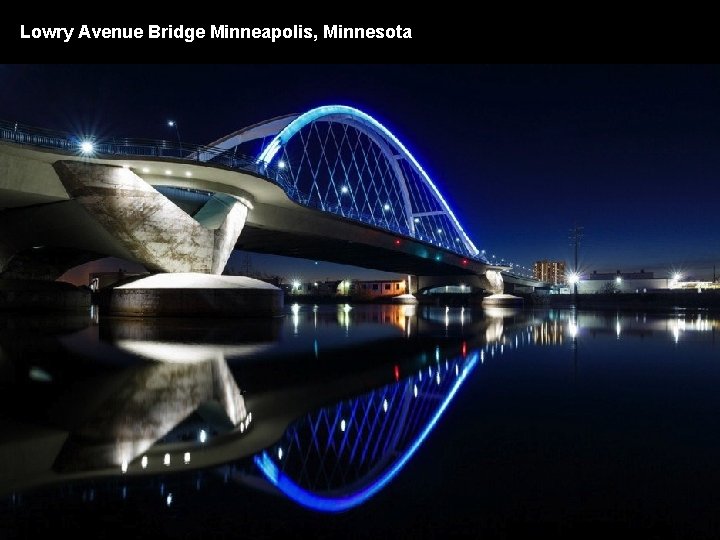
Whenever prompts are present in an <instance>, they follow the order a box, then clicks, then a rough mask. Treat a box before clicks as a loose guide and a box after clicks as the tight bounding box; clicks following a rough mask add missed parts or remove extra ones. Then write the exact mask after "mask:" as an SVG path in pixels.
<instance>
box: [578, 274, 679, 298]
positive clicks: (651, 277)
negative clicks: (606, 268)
mask: <svg viewBox="0 0 720 540" xmlns="http://www.w3.org/2000/svg"><path fill="white" fill-rule="evenodd" d="M672 286H673V284H672V280H671V279H669V278H656V277H655V274H654V273H653V272H646V271H645V270H640V271H639V272H621V271H620V270H617V271H616V272H597V271H593V272H592V273H591V274H583V275H581V276H580V281H579V282H578V292H579V293H581V294H594V293H644V292H648V291H657V290H661V289H668V288H671V287H672Z"/></svg>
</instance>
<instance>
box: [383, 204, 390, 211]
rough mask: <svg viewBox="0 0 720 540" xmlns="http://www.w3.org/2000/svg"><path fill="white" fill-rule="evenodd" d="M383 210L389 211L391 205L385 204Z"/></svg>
mask: <svg viewBox="0 0 720 540" xmlns="http://www.w3.org/2000/svg"><path fill="white" fill-rule="evenodd" d="M383 210H385V211H386V212H387V211H388V210H390V205H389V204H388V203H385V204H384V205H383Z"/></svg>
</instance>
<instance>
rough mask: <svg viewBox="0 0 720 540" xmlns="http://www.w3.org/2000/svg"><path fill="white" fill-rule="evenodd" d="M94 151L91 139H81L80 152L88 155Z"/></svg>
mask: <svg viewBox="0 0 720 540" xmlns="http://www.w3.org/2000/svg"><path fill="white" fill-rule="evenodd" d="M93 152H95V145H94V144H93V143H92V141H82V142H81V143H80V153H81V154H83V155H85V156H88V155H90V154H92V153H93Z"/></svg>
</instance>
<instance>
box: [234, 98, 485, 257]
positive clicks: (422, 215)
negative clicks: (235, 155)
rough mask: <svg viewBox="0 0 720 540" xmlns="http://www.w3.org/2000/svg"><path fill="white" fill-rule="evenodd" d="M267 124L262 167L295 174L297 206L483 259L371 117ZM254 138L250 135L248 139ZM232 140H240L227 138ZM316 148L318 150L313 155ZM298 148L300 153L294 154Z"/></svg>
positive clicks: (320, 116)
mask: <svg viewBox="0 0 720 540" xmlns="http://www.w3.org/2000/svg"><path fill="white" fill-rule="evenodd" d="M269 122H273V126H274V127H275V128H276V129H277V130H278V132H277V134H275V136H274V137H272V138H271V139H270V141H269V142H268V143H267V144H266V145H265V146H264V148H263V150H262V151H261V152H260V154H259V155H258V157H257V163H258V165H260V166H261V167H267V166H269V165H273V166H274V167H273V169H274V170H278V169H280V170H284V171H285V173H286V174H289V175H290V177H291V179H292V183H293V186H292V187H293V189H294V192H295V193H298V197H299V198H300V199H301V200H299V201H298V202H301V203H303V204H307V205H309V206H315V207H318V208H320V209H321V210H325V211H330V212H334V213H337V214H340V215H343V216H345V217H349V218H354V219H358V220H360V221H362V222H365V223H368V224H371V225H375V226H379V227H383V228H386V229H388V230H391V231H393V232H397V233H401V234H406V235H408V236H411V237H413V238H417V239H419V240H422V241H425V242H428V243H432V244H435V245H438V246H441V247H443V248H446V249H448V250H450V251H454V252H456V253H459V254H462V255H464V256H470V257H479V256H480V252H479V250H478V249H477V248H476V247H475V245H474V244H473V242H472V240H471V239H470V238H469V236H468V235H467V234H466V233H465V231H464V230H463V228H462V226H461V225H460V222H459V221H458V219H457V218H456V216H455V214H454V213H453V211H452V209H451V208H450V206H449V205H448V203H447V201H446V200H445V198H444V197H443V196H442V194H441V193H440V191H439V190H438V188H437V186H436V185H435V184H434V183H433V181H432V180H431V179H430V177H429V176H428V174H427V173H426V172H425V170H424V169H423V168H422V166H421V165H420V164H419V163H418V161H417V160H416V159H415V157H414V156H413V155H412V154H411V153H410V151H409V150H408V149H407V148H406V147H405V145H403V143H402V142H400V140H399V139H398V138H397V137H396V136H395V135H393V134H392V133H391V132H390V131H389V130H388V129H387V128H386V127H385V126H384V125H382V124H381V123H380V122H378V121H377V120H375V119H374V118H373V117H371V116H370V115H368V114H366V113H364V112H362V111H360V110H358V109H355V108H353V107H348V106H344V105H328V106H322V107H317V108H315V109H312V110H310V111H307V112H305V113H303V114H301V115H299V116H288V117H284V118H281V119H275V120H271V121H269ZM283 125H284V127H282V128H281V126H283ZM320 126H323V127H320ZM328 126H329V127H328ZM255 129H256V131H257V128H255ZM238 133H240V132H238ZM258 133H259V131H258ZM266 135H267V133H266V132H265V133H264V136H266ZM249 136H251V135H250V134H249V133H248V132H246V133H245V134H244V137H245V140H247V138H248V137H249ZM233 140H239V139H232V137H231V138H228V139H226V141H233ZM223 144H225V146H227V144H228V143H226V142H225V141H223ZM311 144H314V145H315V146H317V147H318V149H313V150H312V152H311V151H310V150H309V148H310V146H311ZM293 146H294V147H295V150H297V148H298V147H299V151H296V152H295V153H294V154H293V152H292V151H293ZM348 149H349V150H348ZM311 153H312V154H313V155H312V156H311V155H310V154H311ZM268 170H269V169H268ZM320 176H322V177H323V182H321V181H319V177H320ZM321 183H322V186H321V185H320V184H321ZM390 184H392V185H393V186H394V188H393V187H391V185H390ZM356 196H357V198H358V200H356ZM480 258H482V257H481V256H480Z"/></svg>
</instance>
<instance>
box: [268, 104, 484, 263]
mask: <svg viewBox="0 0 720 540" xmlns="http://www.w3.org/2000/svg"><path fill="white" fill-rule="evenodd" d="M284 120H287V124H286V125H285V126H284V127H283V128H282V129H280V131H279V132H278V133H277V134H276V135H275V137H273V138H272V140H270V142H269V143H268V144H267V145H266V146H265V147H264V149H263V150H262V151H261V152H260V154H259V156H258V158H257V163H258V165H259V166H261V167H267V166H268V165H270V164H271V162H272V161H273V159H275V158H276V157H277V156H278V154H279V153H280V151H281V150H282V149H283V148H285V147H286V146H287V145H288V144H289V143H290V141H291V140H292V139H293V137H295V136H296V135H298V133H300V131H301V130H302V129H303V128H305V127H306V126H309V125H311V124H313V123H314V122H319V121H324V122H337V123H340V124H343V125H346V126H352V127H353V128H355V129H357V130H358V131H360V132H361V133H363V134H365V135H366V136H367V137H368V138H370V139H371V140H372V141H373V143H375V144H376V145H377V146H378V148H379V149H380V151H381V152H382V154H383V155H384V157H385V158H386V159H387V161H388V163H389V164H390V166H391V167H392V169H393V174H394V176H395V179H396V181H397V186H398V191H399V195H400V198H401V200H402V205H403V209H404V215H405V220H406V225H407V229H408V231H409V232H410V236H412V237H414V238H418V234H417V231H416V227H415V224H416V223H418V222H419V221H420V219H421V218H422V217H428V216H436V215H437V216H441V215H444V216H447V218H448V219H449V221H450V223H451V225H452V227H453V230H454V234H453V236H455V238H456V239H458V240H461V243H462V246H463V247H464V249H459V247H454V246H453V245H452V243H453V242H452V240H449V241H448V243H449V244H451V245H449V246H448V245H444V244H441V245H442V247H446V248H448V249H451V250H454V251H459V252H462V254H463V255H469V256H471V257H477V256H478V255H479V254H480V251H479V250H478V249H477V247H475V245H474V244H473V242H472V240H471V239H470V238H469V236H468V235H467V233H466V232H465V231H464V229H463V228H462V226H461V225H460V222H459V221H458V219H457V217H456V216H455V214H454V213H453V211H452V209H451V208H450V206H449V205H448V203H447V201H446V200H445V198H444V197H443V196H442V194H441V193H440V191H439V190H438V188H437V186H436V185H435V184H434V183H433V181H432V180H431V179H430V177H429V176H428V174H427V173H426V172H425V170H424V169H423V168H422V166H421V165H420V164H419V163H418V161H417V160H416V159H415V157H414V156H413V155H412V154H411V153H410V151H409V150H408V149H407V148H406V147H405V145H403V144H402V142H400V140H399V139H398V138H397V137H396V136H395V135H394V134H393V133H392V132H390V130H388V129H387V128H386V127H385V126H384V125H383V124H381V123H380V122H378V121H377V120H376V119H374V118H373V117H372V116H370V115H368V114H366V113H364V112H362V111H360V110H358V109H355V108H353V107H348V106H345V105H327V106H322V107H317V108H315V109H311V110H309V111H307V112H305V113H303V114H301V115H299V116H295V117H293V116H288V117H285V118H284ZM282 123H284V122H280V123H278V122H277V121H276V123H275V125H276V126H278V127H279V126H280V125H282ZM403 161H404V162H405V163H406V164H407V165H408V166H409V172H412V173H414V175H415V176H416V177H417V179H419V180H420V182H421V183H422V184H423V185H424V186H425V188H427V189H428V190H429V192H430V193H431V194H432V196H433V197H434V200H435V201H436V202H437V204H438V205H439V207H440V209H441V210H439V211H436V210H433V209H427V210H426V211H422V209H421V211H414V210H413V208H412V204H411V201H410V189H409V183H410V181H411V179H409V178H408V175H407V174H406V173H405V172H404V167H403V166H402V162H403ZM437 231H438V233H440V234H442V233H441V229H440V228H438V229H437ZM395 232H400V231H395ZM419 239H421V240H428V241H431V242H433V243H439V242H436V241H434V240H433V239H429V238H428V239H426V238H423V237H422V236H420V237H419Z"/></svg>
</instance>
